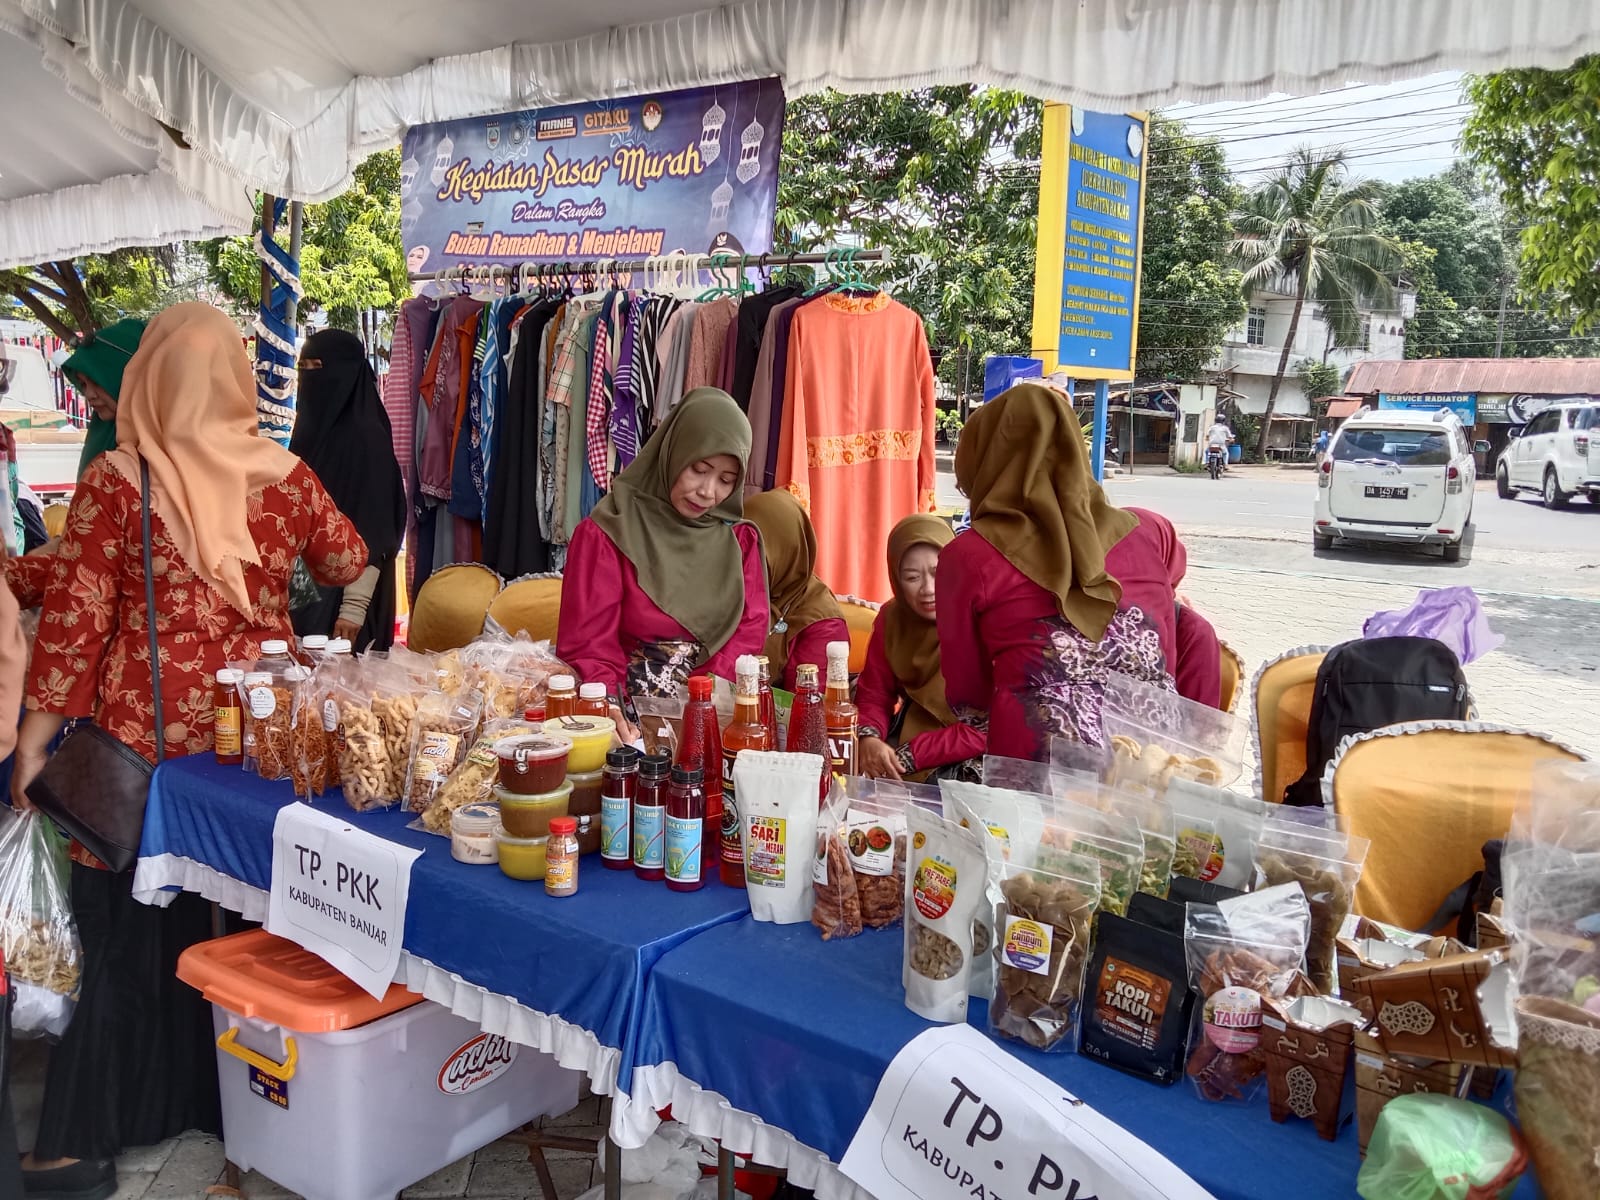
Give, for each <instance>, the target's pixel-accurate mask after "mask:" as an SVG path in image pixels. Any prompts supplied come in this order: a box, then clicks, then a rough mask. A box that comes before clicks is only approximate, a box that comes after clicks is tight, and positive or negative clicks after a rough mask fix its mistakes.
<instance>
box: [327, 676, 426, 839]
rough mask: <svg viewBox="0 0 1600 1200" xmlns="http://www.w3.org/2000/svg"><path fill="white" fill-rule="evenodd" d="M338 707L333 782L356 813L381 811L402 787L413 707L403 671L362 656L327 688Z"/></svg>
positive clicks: (413, 702)
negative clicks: (336, 772) (336, 763)
mask: <svg viewBox="0 0 1600 1200" xmlns="http://www.w3.org/2000/svg"><path fill="white" fill-rule="evenodd" d="M329 699H330V700H332V701H333V702H334V704H335V705H336V706H337V708H338V714H339V729H338V733H337V735H336V745H337V746H338V751H339V778H340V781H341V786H342V787H343V789H344V798H345V801H346V803H348V804H349V805H350V807H351V808H353V809H355V810H356V811H357V812H365V811H366V810H367V809H370V808H387V807H388V806H389V805H391V804H394V803H396V802H397V801H398V800H399V799H400V793H401V790H402V789H403V788H404V786H405V767H406V754H407V752H408V751H409V750H410V746H411V743H410V734H411V714H412V712H414V711H415V709H416V700H415V699H414V698H413V697H412V694H411V690H410V683H409V681H408V680H407V679H406V675H405V672H404V670H403V669H401V668H397V667H394V666H392V665H391V664H390V663H388V662H387V661H386V660H383V659H374V658H364V659H362V660H360V662H359V663H357V664H356V666H355V668H354V669H353V670H352V669H349V668H347V669H346V670H345V672H343V673H342V676H341V678H340V679H339V680H338V682H337V683H336V684H335V685H334V686H333V687H332V688H331V689H330V692H329Z"/></svg>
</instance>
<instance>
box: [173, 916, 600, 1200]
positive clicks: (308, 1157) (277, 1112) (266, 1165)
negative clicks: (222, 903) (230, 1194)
mask: <svg viewBox="0 0 1600 1200" xmlns="http://www.w3.org/2000/svg"><path fill="white" fill-rule="evenodd" d="M178 974H179V977H180V978H182V979H183V980H184V981H185V982H187V983H189V984H190V985H191V986H193V987H196V988H198V989H199V990H200V991H201V992H202V993H203V994H204V995H205V997H206V999H208V1000H210V1001H211V1002H212V1009H211V1012H212V1023H213V1025H214V1027H215V1029H216V1032H217V1075H218V1082H219V1084H220V1085H221V1091H222V1125H223V1130H224V1136H225V1139H226V1143H227V1152H228V1158H229V1160H230V1161H232V1162H234V1163H236V1164H237V1165H238V1166H239V1167H241V1168H244V1169H247V1170H249V1169H253V1170H257V1171H260V1172H261V1173H262V1174H263V1175H265V1176H267V1177H268V1178H269V1179H271V1180H273V1181H274V1182H276V1183H278V1184H280V1185H282V1186H283V1187H285V1188H288V1189H289V1190H291V1191H295V1192H299V1193H300V1194H301V1195H303V1196H304V1197H306V1200H394V1197H395V1196H396V1195H397V1194H398V1193H399V1192H400V1191H401V1189H402V1188H406V1187H409V1186H410V1185H411V1184H413V1183H416V1182H417V1181H418V1180H420V1179H425V1178H426V1177H427V1176H429V1175H431V1174H433V1173H434V1172H435V1171H437V1170H439V1169H441V1168H442V1167H446V1166H448V1165H449V1164H450V1163H453V1162H455V1161H457V1160H458V1159H461V1158H465V1157H466V1156H467V1155H469V1154H471V1153H473V1152H474V1151H476V1150H478V1149H480V1148H482V1147H483V1146H486V1145H488V1144H489V1143H490V1142H493V1141H495V1140H496V1139H497V1138H500V1137H502V1136H504V1135H505V1134H507V1133H509V1132H511V1131H512V1130H513V1129H516V1128H518V1127H520V1126H522V1125H524V1124H526V1123H527V1122H529V1121H532V1120H534V1119H536V1118H538V1117H540V1116H544V1115H546V1114H553V1113H563V1112H566V1111H567V1110H569V1109H571V1108H572V1107H573V1106H574V1105H576V1104H577V1102H578V1075H577V1073H576V1072H573V1071H567V1070H564V1069H563V1068H561V1067H559V1066H558V1065H557V1064H556V1061H555V1059H554V1058H552V1057H550V1056H549V1055H547V1054H541V1053H539V1052H538V1051H535V1050H532V1049H530V1048H529V1047H527V1046H519V1045H517V1044H516V1043H514V1042H508V1041H507V1040H506V1039H504V1038H501V1037H496V1036H492V1035H490V1034H486V1033H483V1032H482V1031H481V1030H480V1029H479V1028H478V1027H477V1026H475V1025H473V1024H472V1023H470V1022H468V1021H465V1020H463V1019H462V1018H460V1017H457V1016H455V1015H454V1014H453V1013H451V1012H450V1011H449V1010H448V1009H446V1008H444V1007H442V1006H441V1005H438V1004H434V1003H433V1002H431V1001H427V1000H423V999H422V998H421V997H420V996H418V995H416V994H415V993H412V992H408V991H406V989H405V988H403V987H401V986H400V985H399V984H395V985H393V986H392V987H390V989H389V992H388V994H387V995H386V996H385V997H384V998H383V999H382V1000H374V999H373V998H372V997H371V996H369V995H367V993H366V992H364V991H362V990H361V989H360V988H359V987H358V986H357V985H356V984H354V983H352V982H351V981H350V980H348V979H346V978H345V977H344V976H343V975H341V974H339V972H337V971H335V970H334V969H333V968H332V967H330V966H328V964H327V963H325V962H323V960H322V959H320V958H318V957H317V956H316V955H314V954H312V953H310V952H309V951H306V950H302V949H301V948H300V947H299V946H296V945H295V944H294V943H292V942H288V941H285V940H284V939H282V938H278V937H274V936H272V935H271V934H268V933H266V932H264V931H262V930H252V931H250V932H248V933H241V934H235V935H234V936H232V937H226V938H219V939H217V940H215V941H211V942H205V943H202V944H200V945H198V946H194V947H191V948H190V949H189V950H187V951H185V952H184V955H183V957H182V959H181V960H180V962H179V965H178ZM530 1178H531V1177H530ZM530 1186H531V1184H530Z"/></svg>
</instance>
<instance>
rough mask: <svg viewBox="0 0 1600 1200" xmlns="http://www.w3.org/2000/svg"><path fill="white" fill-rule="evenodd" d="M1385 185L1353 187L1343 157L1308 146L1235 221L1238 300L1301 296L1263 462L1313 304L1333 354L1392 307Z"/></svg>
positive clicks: (1274, 395) (1265, 431)
mask: <svg viewBox="0 0 1600 1200" xmlns="http://www.w3.org/2000/svg"><path fill="white" fill-rule="evenodd" d="M1378 196H1379V185H1378V184H1376V183H1374V182H1373V181H1371V180H1365V179H1351V178H1350V176H1349V171H1348V169H1347V167H1346V164H1345V157H1344V154H1343V153H1342V152H1340V151H1321V150H1314V149H1311V148H1309V147H1302V148H1301V149H1299V150H1296V151H1295V152H1294V153H1293V154H1291V155H1290V157H1289V161H1288V162H1287V163H1286V164H1285V165H1284V167H1283V169H1282V170H1280V171H1279V172H1278V173H1277V174H1275V175H1273V176H1271V177H1270V178H1268V179H1266V180H1264V181H1263V182H1262V183H1261V184H1260V185H1259V186H1257V187H1256V188H1255V189H1254V190H1252V191H1251V192H1250V194H1249V195H1248V196H1246V197H1245V200H1244V203H1243V205H1242V206H1241V207H1240V209H1239V211H1238V212H1236V213H1235V214H1234V220H1233V225H1234V230H1235V236H1234V240H1233V242H1232V244H1231V246H1230V247H1229V253H1230V254H1231V255H1232V256H1233V258H1234V260H1235V261H1236V262H1237V263H1238V264H1239V266H1240V267H1241V268H1242V270H1243V275H1242V276H1241V291H1242V292H1243V293H1244V294H1246V295H1248V294H1249V293H1250V292H1252V291H1253V290H1255V289H1256V288H1258V287H1273V288H1280V289H1284V290H1288V291H1290V292H1292V293H1293V295H1294V308H1293V309H1292V310H1291V311H1290V315H1289V331H1288V333H1287V334H1286V336H1285V337H1284V340H1283V352H1282V353H1281V354H1280V355H1279V356H1278V369H1277V371H1276V372H1275V373H1274V374H1273V377H1272V389H1271V391H1269V392H1268V393H1267V407H1266V411H1265V412H1264V413H1263V414H1262V419H1261V432H1260V437H1259V440H1258V443H1257V445H1256V453H1257V454H1258V455H1260V456H1263V457H1264V456H1265V454H1266V449H1267V437H1268V435H1269V433H1270V431H1271V428H1272V414H1273V412H1274V410H1275V409H1276V408H1277V405H1278V392H1279V390H1280V389H1281V388H1282V386H1283V377H1284V375H1285V374H1286V373H1287V371H1288V369H1289V351H1290V349H1291V348H1292V347H1293V345H1294V341H1295V335H1296V334H1297V333H1298V332H1299V329H1300V314H1301V312H1302V311H1303V310H1304V309H1305V304H1306V301H1307V300H1308V299H1309V300H1311V301H1313V302H1315V303H1316V304H1317V305H1319V306H1320V307H1321V309H1322V312H1323V318H1324V319H1325V320H1326V321H1327V323H1328V326H1329V329H1330V330H1331V332H1332V335H1333V344H1334V345H1336V346H1356V345H1359V344H1360V342H1361V310H1362V309H1363V308H1387V307H1388V306H1389V305H1391V304H1392V303H1393V298H1394V284H1393V280H1392V278H1391V277H1392V276H1393V275H1394V274H1395V272H1397V271H1398V269H1399V266H1400V249H1399V247H1398V246H1397V245H1396V244H1395V242H1394V240H1393V239H1392V238H1390V237H1388V236H1386V235H1385V234H1383V233H1380V232H1379V231H1378V228H1377V226H1378V208H1377V199H1378Z"/></svg>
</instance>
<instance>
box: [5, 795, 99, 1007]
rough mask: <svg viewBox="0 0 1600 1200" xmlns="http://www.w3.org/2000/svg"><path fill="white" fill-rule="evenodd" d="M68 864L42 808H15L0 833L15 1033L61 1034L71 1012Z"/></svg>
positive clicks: (74, 990) (73, 977) (73, 934)
mask: <svg viewBox="0 0 1600 1200" xmlns="http://www.w3.org/2000/svg"><path fill="white" fill-rule="evenodd" d="M67 869H68V868H67V853H66V847H65V845H63V844H62V841H61V837H60V835H59V834H57V833H56V831H55V828H54V826H52V825H51V824H50V821H49V820H48V818H46V817H45V816H43V815H42V814H41V813H38V812H33V811H29V812H23V813H18V814H17V815H16V816H14V817H12V818H11V822H10V824H9V825H7V826H6V829H5V832H4V833H0V950H3V951H4V953H5V964H6V968H7V970H9V971H10V973H11V983H12V987H13V989H14V991H15V1000H14V1003H13V1008H12V1015H11V1020H12V1032H13V1033H15V1034H17V1035H18V1036H19V1037H60V1036H61V1034H63V1033H65V1032H66V1028H67V1025H68V1023H69V1022H70V1021H71V1020H72V1009H73V1005H74V1004H75V1003H76V1002H77V995H78V977H79V973H80V971H81V969H82V963H83V950H82V948H81V947H80V946H79V944H78V929H77V926H76V925H75V924H74V923H73V919H72V905H71V903H70V902H69V900H68V892H67Z"/></svg>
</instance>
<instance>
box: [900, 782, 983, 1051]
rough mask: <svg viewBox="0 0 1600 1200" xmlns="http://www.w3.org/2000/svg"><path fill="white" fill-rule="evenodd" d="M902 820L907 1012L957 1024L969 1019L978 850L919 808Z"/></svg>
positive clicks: (979, 902) (978, 903)
mask: <svg viewBox="0 0 1600 1200" xmlns="http://www.w3.org/2000/svg"><path fill="white" fill-rule="evenodd" d="M906 819H907V825H908V827H909V831H910V834H911V843H910V848H909V851H908V854H907V858H906V898H905V959H904V962H905V969H904V979H905V986H906V1007H907V1008H909V1009H910V1010H911V1011H912V1012H914V1013H916V1014H917V1015H918V1016H920V1017H924V1018H926V1019H927V1020H929V1021H942V1022H944V1023H945V1024H949V1025H954V1024H959V1023H961V1022H963V1021H965V1020H966V1019H967V990H968V976H969V975H970V974H971V973H972V959H973V954H974V950H973V923H974V920H975V919H976V917H977V916H978V911H979V909H980V908H981V907H982V906H983V905H984V903H985V900H986V897H987V894H988V888H987V884H988V876H987V873H986V871H985V867H984V861H985V860H984V850H983V846H982V845H981V844H980V843H979V841H978V833H977V831H975V830H972V829H968V828H964V827H963V826H961V825H959V824H958V823H956V822H954V821H947V820H945V819H944V818H943V817H940V816H937V815H935V814H933V813H930V812H927V811H926V810H924V809H922V808H919V807H916V806H913V807H912V808H911V809H910V810H908V812H907V813H906ZM991 913H992V910H991Z"/></svg>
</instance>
